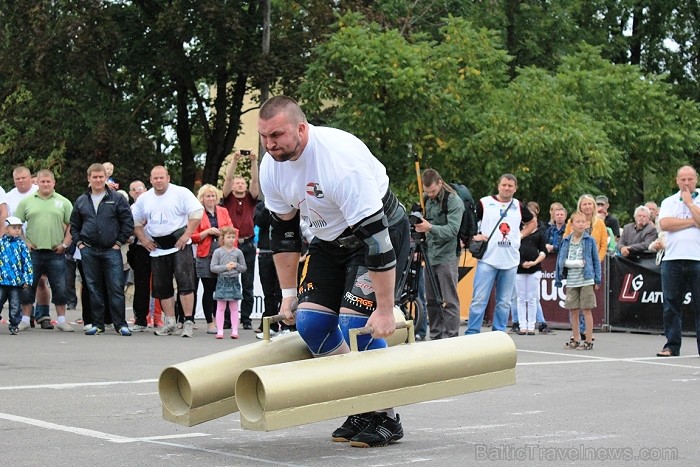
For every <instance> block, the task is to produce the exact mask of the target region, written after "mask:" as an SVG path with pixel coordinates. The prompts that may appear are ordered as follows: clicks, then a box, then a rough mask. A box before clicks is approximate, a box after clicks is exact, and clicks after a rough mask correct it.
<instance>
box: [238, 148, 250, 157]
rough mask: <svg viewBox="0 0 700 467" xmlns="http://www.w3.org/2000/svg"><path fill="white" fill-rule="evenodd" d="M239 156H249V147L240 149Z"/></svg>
mask: <svg viewBox="0 0 700 467" xmlns="http://www.w3.org/2000/svg"><path fill="white" fill-rule="evenodd" d="M240 152H241V156H250V149H241V151H240Z"/></svg>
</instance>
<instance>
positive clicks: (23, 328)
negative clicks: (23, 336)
mask: <svg viewBox="0 0 700 467" xmlns="http://www.w3.org/2000/svg"><path fill="white" fill-rule="evenodd" d="M31 327H32V325H31V324H29V323H28V322H27V321H20V322H19V326H17V328H18V329H19V330H20V331H26V330H27V329H31Z"/></svg>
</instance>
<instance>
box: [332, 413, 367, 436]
mask: <svg viewBox="0 0 700 467" xmlns="http://www.w3.org/2000/svg"><path fill="white" fill-rule="evenodd" d="M371 416H372V412H370V413H361V414H357V415H350V416H349V417H348V418H347V420H345V423H343V424H342V425H341V426H340V428H338V429H337V430H335V431H334V432H333V434H332V435H331V439H332V440H333V441H336V442H342V443H347V442H348V441H350V439H351V438H352V437H353V436H355V435H357V434H358V433H360V432H361V431H362V430H364V429H365V427H366V426H367V425H369V420H370V417H371Z"/></svg>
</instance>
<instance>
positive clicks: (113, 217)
mask: <svg viewBox="0 0 700 467" xmlns="http://www.w3.org/2000/svg"><path fill="white" fill-rule="evenodd" d="M87 178H88V183H89V184H90V187H89V189H88V191H87V192H86V193H83V194H82V195H80V196H79V197H78V199H77V200H76V201H75V205H74V207H73V213H72V214H71V219H70V229H71V235H72V236H73V241H74V242H75V244H76V246H77V248H78V249H79V250H80V257H81V261H82V264H83V272H84V273H85V277H84V279H85V283H86V285H87V287H88V290H89V291H90V304H91V306H92V315H93V316H92V328H90V329H88V330H86V331H85V334H88V335H95V334H101V333H103V332H104V311H105V300H104V297H105V293H104V292H105V291H104V287H105V285H106V287H107V294H106V297H107V298H108V300H109V310H110V313H111V316H112V323H113V324H114V329H115V330H116V331H117V333H119V334H121V335H122V336H130V335H131V331H130V330H129V327H128V326H127V324H126V316H125V314H126V305H125V300H124V263H123V260H122V253H121V247H122V245H124V244H125V243H126V242H127V241H128V240H129V237H130V236H131V234H132V233H133V231H134V219H133V217H132V215H131V209H130V208H129V202H128V201H127V199H126V198H125V197H124V196H122V195H121V194H120V193H118V192H116V191H114V190H112V189H111V188H109V187H107V186H106V182H107V172H106V170H105V168H104V166H103V165H102V164H92V165H91V166H90V167H89V168H88V170H87Z"/></svg>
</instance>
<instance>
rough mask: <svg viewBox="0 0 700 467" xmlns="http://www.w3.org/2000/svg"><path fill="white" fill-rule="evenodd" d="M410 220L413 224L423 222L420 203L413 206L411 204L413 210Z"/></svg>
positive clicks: (409, 215) (409, 216)
mask: <svg viewBox="0 0 700 467" xmlns="http://www.w3.org/2000/svg"><path fill="white" fill-rule="evenodd" d="M408 222H410V223H411V225H416V224H420V223H421V222H423V212H422V211H421V206H420V204H418V203H413V206H411V212H410V213H409V214H408Z"/></svg>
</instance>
